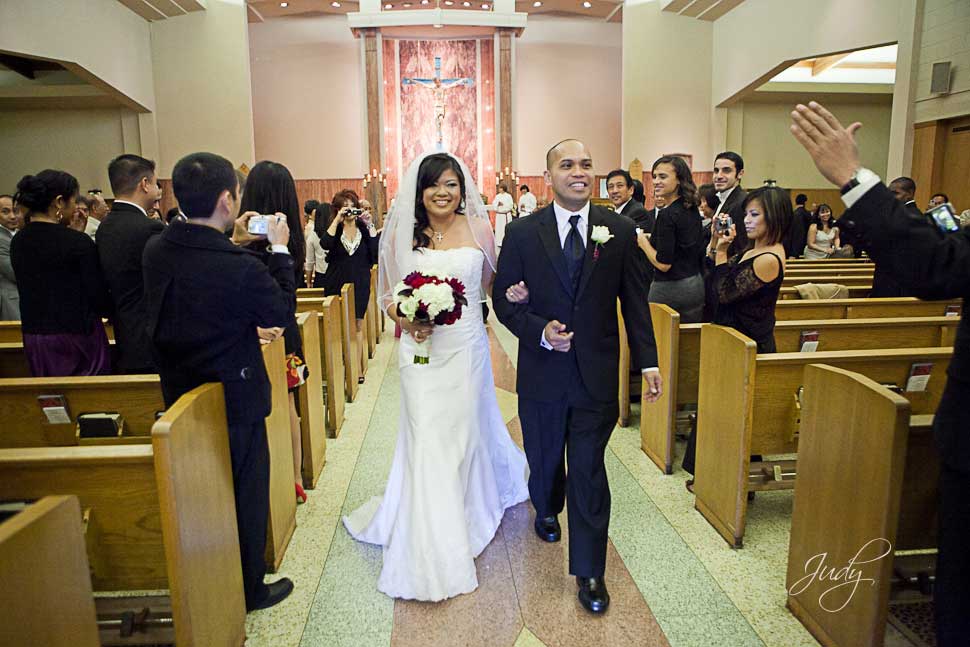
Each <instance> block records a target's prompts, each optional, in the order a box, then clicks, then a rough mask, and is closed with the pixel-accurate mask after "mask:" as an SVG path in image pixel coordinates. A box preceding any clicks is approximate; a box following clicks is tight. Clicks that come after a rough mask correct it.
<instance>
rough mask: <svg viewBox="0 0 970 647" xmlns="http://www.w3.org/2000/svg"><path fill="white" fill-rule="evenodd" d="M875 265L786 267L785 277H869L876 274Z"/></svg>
mask: <svg viewBox="0 0 970 647" xmlns="http://www.w3.org/2000/svg"><path fill="white" fill-rule="evenodd" d="M875 268H876V266H875V265H863V266H862V267H823V268H814V267H805V268H802V267H794V268H791V267H786V268H785V276H868V277H872V275H873V274H874V273H875Z"/></svg>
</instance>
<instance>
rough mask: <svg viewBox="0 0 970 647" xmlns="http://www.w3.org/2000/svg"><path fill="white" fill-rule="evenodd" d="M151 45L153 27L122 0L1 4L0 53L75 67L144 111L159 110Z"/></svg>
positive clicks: (26, 0) (13, 1)
mask: <svg viewBox="0 0 970 647" xmlns="http://www.w3.org/2000/svg"><path fill="white" fill-rule="evenodd" d="M211 4H216V3H211ZM149 41H150V35H149V27H148V22H147V21H146V20H144V19H143V18H141V17H139V16H138V15H137V14H135V13H134V12H133V11H131V10H129V9H127V8H125V7H124V6H123V5H122V4H121V3H120V2H118V1H117V0H64V1H60V2H55V1H53V0H2V1H0V50H4V51H8V52H14V53H17V54H26V55H30V56H36V57H40V58H50V59H55V60H59V61H68V62H73V63H76V64H77V65H79V66H81V67H82V68H83V69H84V70H87V72H89V73H90V74H91V75H93V76H96V77H98V78H99V79H101V81H103V82H104V83H105V84H107V85H109V86H110V87H112V88H114V90H115V91H117V92H119V93H121V94H123V95H125V96H127V97H129V98H130V100H131V101H133V102H135V103H137V104H139V105H140V106H142V107H143V109H145V110H153V109H154V108H155V90H154V87H153V85H152V61H151V51H150V49H149Z"/></svg>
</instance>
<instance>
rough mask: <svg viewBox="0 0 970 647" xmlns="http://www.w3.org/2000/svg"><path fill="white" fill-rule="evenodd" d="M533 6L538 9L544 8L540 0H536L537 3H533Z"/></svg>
mask: <svg viewBox="0 0 970 647" xmlns="http://www.w3.org/2000/svg"><path fill="white" fill-rule="evenodd" d="M532 6H533V7H535V8H536V9H538V8H539V7H541V6H542V2H540V1H539V0H536V1H535V2H533V3H532Z"/></svg>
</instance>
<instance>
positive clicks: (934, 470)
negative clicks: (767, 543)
mask: <svg viewBox="0 0 970 647" xmlns="http://www.w3.org/2000/svg"><path fill="white" fill-rule="evenodd" d="M804 381H805V394H804V396H803V400H802V402H803V407H802V421H801V434H800V436H801V442H800V447H799V452H798V482H797V485H796V487H795V503H794V511H793V513H792V526H791V539H790V542H789V550H788V570H787V581H786V587H787V588H788V589H789V590H791V591H793V594H792V595H791V596H790V597H789V598H788V607H789V608H790V609H791V610H792V612H793V613H794V614H795V616H796V617H798V618H799V620H801V621H802V623H803V624H804V625H805V626H806V627H807V628H808V629H809V631H811V632H812V633H813V634H815V635H816V637H818V638H821V637H822V636H825V639H826V642H827V643H829V644H832V645H843V646H846V647H847V646H849V645H868V644H875V643H874V640H873V639H874V637H875V636H877V635H878V636H881V635H882V628H883V627H884V626H885V624H886V616H887V610H888V600H889V593H890V589H891V581H892V575H893V562H894V560H893V556H892V554H890V555H888V556H885V557H883V558H881V559H876V558H877V557H878V556H879V555H882V554H883V553H885V552H886V550H887V549H889V548H890V547H891V548H892V549H893V550H904V549H912V548H935V547H936V538H935V533H936V519H935V516H936V514H935V511H936V491H935V490H936V484H937V478H936V476H937V474H938V471H939V465H938V459H937V457H936V455H935V452H934V451H933V449H932V433H931V431H930V427H931V424H932V416H929V415H922V416H921V415H915V416H914V415H911V406H910V402H909V401H908V400H907V399H906V398H904V397H903V396H901V395H898V394H896V393H893V392H891V391H889V390H888V389H885V388H883V387H882V386H880V385H879V384H878V383H877V382H876V381H874V380H872V379H870V378H868V377H866V376H864V375H861V374H859V373H854V372H852V371H848V370H845V369H841V368H837V367H834V366H828V365H822V364H812V365H810V366H807V367H806V368H805V373H804ZM927 450H929V451H927ZM886 542H888V545H887V543H886ZM863 547H867V548H866V549H865V550H864V551H863V553H862V557H856V555H857V554H859V552H860V550H862V549H863ZM822 554H824V555H825V563H826V564H827V565H838V566H836V568H838V567H842V566H845V565H846V564H849V563H850V560H853V558H855V560H854V561H855V563H856V567H855V568H857V569H859V570H860V571H862V577H865V578H871V582H872V584H871V585H866V586H860V587H858V588H857V589H854V590H853V588H852V587H842V589H841V590H836V591H834V592H833V593H829V594H827V595H825V596H824V597H823V594H824V593H825V591H826V590H827V589H829V588H831V586H832V582H828V583H826V582H825V581H824V580H819V579H815V580H812V579H811V578H807V579H806V575H808V574H809V573H811V571H812V569H813V568H814V567H815V565H816V564H817V562H818V560H819V558H818V555H822ZM810 560H812V561H810ZM859 562H863V563H859ZM806 569H808V570H806ZM850 593H851V600H850V599H849V594H850ZM847 601H848V604H847V605H846V606H845V608H844V609H841V610H839V611H838V612H837V613H833V612H832V610H833V609H838V608H839V607H841V606H842V605H843V604H844V603H846V602H847ZM822 604H824V605H825V607H824V608H823V606H822Z"/></svg>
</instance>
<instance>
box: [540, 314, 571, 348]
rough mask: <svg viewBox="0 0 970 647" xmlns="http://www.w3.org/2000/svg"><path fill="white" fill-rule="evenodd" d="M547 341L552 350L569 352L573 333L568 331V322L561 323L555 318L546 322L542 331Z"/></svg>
mask: <svg viewBox="0 0 970 647" xmlns="http://www.w3.org/2000/svg"><path fill="white" fill-rule="evenodd" d="M542 336H543V337H545V339H546V343H548V344H549V345H550V346H552V350H555V351H559V352H560V353H568V352H569V349H570V348H571V347H572V343H573V333H571V332H569V333H567V332H566V324H563V323H559V322H558V321H556V320H555V319H553V320H552V321H550V322H549V323H547V324H546V327H545V330H543V331H542Z"/></svg>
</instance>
